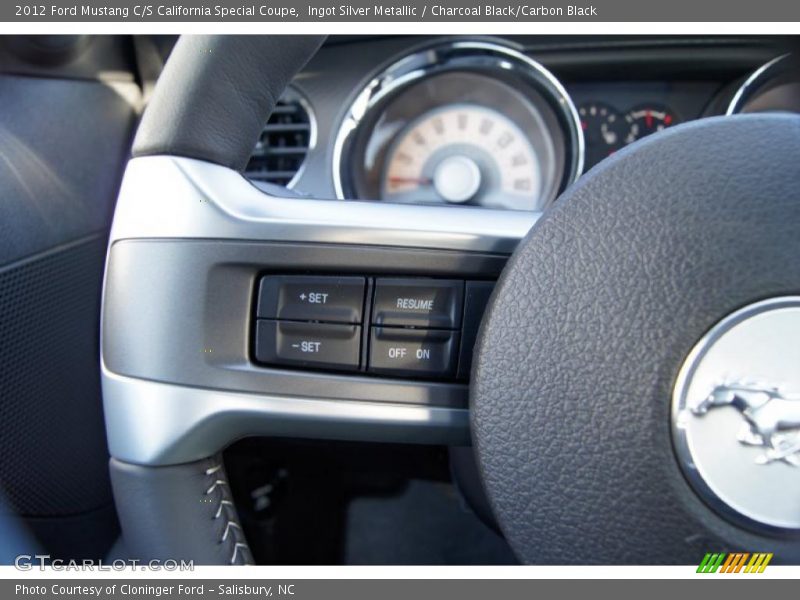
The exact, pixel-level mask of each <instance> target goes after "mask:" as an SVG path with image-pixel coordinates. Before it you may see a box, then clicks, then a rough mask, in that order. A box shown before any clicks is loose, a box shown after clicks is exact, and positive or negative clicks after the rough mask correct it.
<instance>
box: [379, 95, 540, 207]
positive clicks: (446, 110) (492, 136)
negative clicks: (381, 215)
mask: <svg viewBox="0 0 800 600" xmlns="http://www.w3.org/2000/svg"><path fill="white" fill-rule="evenodd" d="M541 188H542V177H541V166H540V165H539V160H538V158H537V156H536V151H535V150H534V149H533V147H532V146H531V143H530V142H529V141H528V138H527V136H526V135H525V134H524V133H523V132H522V130H521V129H520V128H519V127H518V126H517V125H516V124H515V123H514V122H513V121H511V120H510V119H509V118H507V117H506V116H504V115H502V114H501V113H499V112H497V111H496V110H492V109H489V108H485V107H482V106H477V105H470V104H455V105H449V106H445V107H442V108H439V109H435V110H432V111H429V112H427V113H425V114H424V115H422V116H421V117H419V118H418V119H416V120H415V121H413V122H412V123H411V124H410V125H409V126H408V127H406V129H405V130H403V131H402V132H401V133H400V134H399V135H398V137H397V141H396V142H395V143H394V144H393V145H392V147H391V148H390V149H389V152H388V154H387V158H386V166H385V169H384V174H383V181H382V185H381V199H383V200H390V201H392V202H414V203H440V202H448V203H453V204H467V203H469V204H480V205H481V206H486V207H492V208H509V209H516V210H535V209H540V208H541V205H540V201H539V200H540V198H541V192H542V190H541Z"/></svg>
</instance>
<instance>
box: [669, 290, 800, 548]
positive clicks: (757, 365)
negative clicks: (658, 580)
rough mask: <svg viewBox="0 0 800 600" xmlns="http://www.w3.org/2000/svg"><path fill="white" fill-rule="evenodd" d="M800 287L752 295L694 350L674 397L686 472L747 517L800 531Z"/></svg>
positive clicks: (705, 493) (749, 521)
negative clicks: (794, 292)
mask: <svg viewBox="0 0 800 600" xmlns="http://www.w3.org/2000/svg"><path fill="white" fill-rule="evenodd" d="M798 341H800V297H796V296H795V297H785V298H773V299H770V300H765V301H761V302H757V303H755V304H751V305H750V306H747V307H745V308H743V309H741V310H738V311H736V312H735V313H734V314H732V315H730V316H729V317H727V318H725V319H723V320H722V321H721V322H720V323H718V324H717V325H715V326H714V327H713V328H712V329H711V331H709V332H708V333H707V334H706V335H705V336H704V337H703V339H702V340H700V342H699V343H698V344H697V346H695V348H694V350H692V352H691V353H690V355H689V357H688V359H687V361H686V363H685V364H684V366H683V368H682V369H681V372H680V374H679V376H678V381H677V384H676V387H675V394H674V397H673V435H674V438H675V449H676V451H677V453H678V456H679V459H680V461H681V466H682V467H683V469H684V473H685V474H686V476H687V478H688V479H689V481H690V482H691V483H692V485H693V486H694V488H695V489H696V490H697V491H698V493H699V494H700V495H701V496H702V497H703V498H704V499H705V500H706V501H707V502H708V503H709V504H710V505H711V506H713V507H714V508H716V509H717V510H718V511H719V512H721V513H722V514H724V515H726V516H728V517H730V518H731V519H733V520H735V521H736V522H740V523H742V524H743V525H745V526H748V527H751V528H753V527H754V528H757V529H764V530H767V531H769V530H771V529H775V530H777V531H781V530H787V531H792V530H794V531H795V532H797V531H800V506H799V505H798V498H800V372H799V371H798V365H800V344H799V343H798Z"/></svg>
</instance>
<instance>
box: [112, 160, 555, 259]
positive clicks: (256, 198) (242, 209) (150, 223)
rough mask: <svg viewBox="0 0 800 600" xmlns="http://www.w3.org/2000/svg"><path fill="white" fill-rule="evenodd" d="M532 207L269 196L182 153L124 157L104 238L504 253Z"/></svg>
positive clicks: (526, 224)
mask: <svg viewBox="0 0 800 600" xmlns="http://www.w3.org/2000/svg"><path fill="white" fill-rule="evenodd" d="M539 216H540V213H533V212H521V211H503V210H490V209H485V208H472V207H448V206H415V205H407V204H390V203H385V202H354V201H342V200H311V199H305V198H296V197H287V198H280V197H276V196H270V195H267V194H266V193H264V192H263V191H261V190H259V189H258V188H257V187H256V186H254V185H253V184H251V183H250V182H249V181H248V180H247V179H245V178H244V177H243V176H242V175H241V174H240V173H238V172H236V171H233V170H232V169H228V168H226V167H222V166H219V165H214V164H211V163H207V162H203V161H199V160H194V159H190V158H179V157H172V156H149V157H141V158H135V159H133V160H131V161H130V162H129V163H128V168H127V170H126V171H125V177H124V178H123V182H122V188H121V190H120V196H119V200H118V202H117V209H116V213H115V216H114V224H113V226H112V228H111V238H110V242H111V243H113V242H115V241H117V240H122V239H137V238H176V239H177V238H194V239H197V238H205V239H235V240H264V241H287V242H313V243H333V244H366V245H378V246H397V247H409V248H433V249H440V250H461V251H471V252H497V253H503V254H510V253H511V252H513V250H514V248H515V247H516V246H517V244H518V243H519V241H520V239H522V238H523V237H524V236H525V235H526V234H527V232H528V230H529V229H530V228H531V226H532V225H533V224H534V223H535V222H536V220H537V219H538V218H539Z"/></svg>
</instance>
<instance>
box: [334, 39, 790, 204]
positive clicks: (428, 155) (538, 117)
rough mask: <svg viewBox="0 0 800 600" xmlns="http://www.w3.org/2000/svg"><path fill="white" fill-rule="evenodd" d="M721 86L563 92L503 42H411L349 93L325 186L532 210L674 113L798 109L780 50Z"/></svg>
mask: <svg viewBox="0 0 800 600" xmlns="http://www.w3.org/2000/svg"><path fill="white" fill-rule="evenodd" d="M742 82H743V83H742ZM731 84H735V85H733V87H729V88H726V90H727V91H725V92H720V87H719V84H718V83H714V82H713V81H711V80H709V81H692V80H686V81H677V82H676V81H668V80H659V79H658V78H654V79H652V80H640V81H634V80H631V81H622V80H620V81H616V82H614V81H612V82H592V83H588V82H582V81H573V82H571V84H570V85H569V86H568V88H569V92H568V91H567V86H565V85H563V84H562V83H561V82H560V81H559V79H557V78H556V76H555V75H554V74H553V73H552V72H550V71H549V70H548V69H547V68H545V67H544V66H543V65H542V64H540V63H538V62H536V61H535V60H533V59H532V58H530V57H529V56H527V55H526V54H523V53H521V52H518V51H516V50H514V49H512V48H510V47H508V46H505V45H503V44H498V43H495V42H487V41H477V40H476V41H470V40H466V41H448V42H444V43H442V42H440V43H438V44H433V45H428V46H421V47H419V48H418V49H416V51H413V50H412V51H410V52H409V53H407V54H406V55H404V56H403V57H402V58H400V59H398V60H396V61H395V62H394V63H392V64H390V65H389V66H388V67H385V68H383V69H381V70H380V72H378V73H377V74H376V75H374V76H372V78H371V79H369V80H368V81H367V83H366V84H365V85H364V86H363V88H362V89H360V90H359V91H358V93H357V95H356V97H355V99H354V101H353V102H352V105H351V106H350V107H349V108H348V109H347V111H346V114H345V118H344V119H343V120H342V121H341V122H340V127H339V130H338V133H337V135H336V139H335V144H334V149H333V165H332V171H333V178H334V188H335V191H336V195H337V197H339V198H342V199H361V200H379V201H385V202H394V203H411V204H446V205H453V206H478V207H483V208H492V209H508V210H525V211H540V210H543V209H544V208H546V207H547V206H548V205H549V204H550V203H552V202H553V201H554V200H555V198H556V197H558V195H559V194H561V193H562V192H563V191H564V190H565V189H566V188H567V187H568V186H569V185H571V184H572V183H574V182H575V181H576V180H577V179H578V177H580V175H581V174H582V173H584V172H585V171H587V170H588V169H590V168H591V167H593V166H594V165H596V164H598V163H599V162H601V161H602V160H603V159H605V158H607V157H608V156H610V155H612V154H614V153H615V152H617V151H618V150H620V149H622V148H624V147H625V146H627V145H629V144H632V143H634V142H636V141H638V140H640V139H642V138H644V137H647V136H650V135H653V134H657V133H659V132H661V131H663V130H665V129H668V128H670V127H673V126H675V125H677V124H680V123H682V122H686V121H690V120H692V119H697V118H701V117H706V116H713V115H721V114H728V115H733V114H737V113H747V112H756V111H769V110H792V111H795V112H800V69H798V63H797V61H796V60H794V59H792V58H791V57H790V56H789V55H786V56H779V57H777V58H775V59H774V60H772V61H770V62H769V63H767V64H765V65H764V66H763V67H761V68H760V69H758V70H757V71H755V72H754V73H752V75H750V76H749V77H743V78H742V80H740V81H738V82H731ZM573 98H575V99H576V100H577V101H574V100H573ZM726 106H727V109H726Z"/></svg>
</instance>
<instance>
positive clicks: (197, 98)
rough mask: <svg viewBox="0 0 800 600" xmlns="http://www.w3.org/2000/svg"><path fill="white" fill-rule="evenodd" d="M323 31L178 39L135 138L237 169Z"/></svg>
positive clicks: (138, 152)
mask: <svg viewBox="0 0 800 600" xmlns="http://www.w3.org/2000/svg"><path fill="white" fill-rule="evenodd" d="M324 40H325V36H317V35H292V36H251V35H236V36H214V35H197V36H181V38H180V39H179V40H178V43H177V44H176V45H175V48H174V49H173V51H172V54H171V55H170V57H169V60H168V61H167V64H166V65H165V67H164V71H163V72H162V74H161V76H160V77H159V79H158V83H157V85H156V87H155V90H154V91H153V96H152V98H151V99H150V103H149V104H148V106H147V109H146V110H145V112H144V115H143V116H142V122H141V124H140V125H139V129H138V131H137V133H136V138H135V140H134V142H133V156H134V157H137V156H149V155H154V154H170V155H175V156H185V157H188V158H197V159H200V160H205V161H209V162H213V163H217V164H220V165H222V166H225V167H230V168H232V169H236V170H237V171H241V170H242V169H244V167H245V166H246V165H247V161H248V160H249V158H250V154H251V153H252V151H253V148H254V147H255V144H256V141H257V139H258V136H259V134H260V133H261V130H262V128H263V127H264V123H266V121H267V118H268V117H269V115H270V113H271V112H272V109H273V108H274V107H275V103H276V102H277V101H278V98H280V95H281V94H282V93H283V90H284V89H286V86H287V85H288V84H289V82H290V81H291V80H292V77H294V75H295V74H296V73H297V72H298V71H300V69H302V68H303V66H305V64H306V63H307V62H308V60H309V59H310V58H311V57H312V56H314V54H315V53H316V51H317V50H318V49H319V47H320V46H321V45H322V42H323V41H324Z"/></svg>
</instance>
